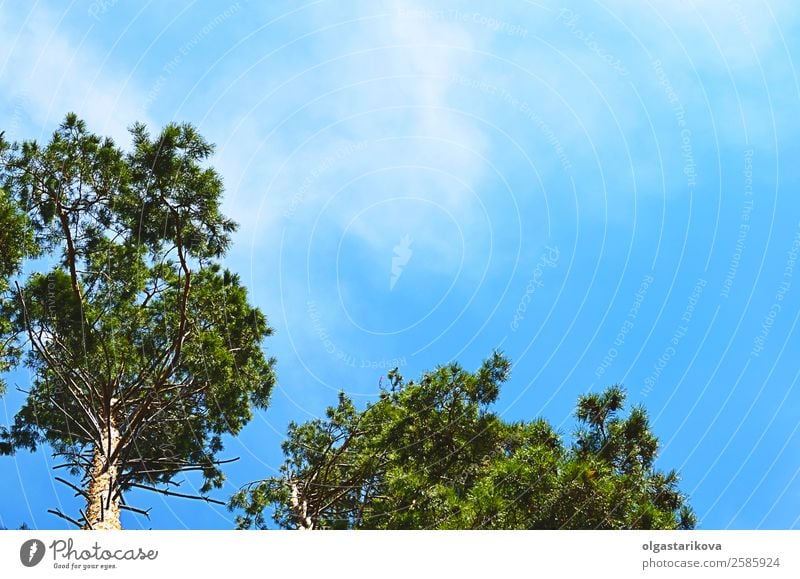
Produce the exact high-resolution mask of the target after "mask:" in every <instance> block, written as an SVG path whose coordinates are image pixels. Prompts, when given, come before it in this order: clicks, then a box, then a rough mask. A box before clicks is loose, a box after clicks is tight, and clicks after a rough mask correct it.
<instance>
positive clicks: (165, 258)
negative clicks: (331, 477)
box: [0, 114, 275, 529]
mask: <svg viewBox="0 0 800 579" xmlns="http://www.w3.org/2000/svg"><path fill="white" fill-rule="evenodd" d="M131 134H132V136H133V145H132V150H131V151H130V152H129V153H127V154H125V153H124V152H123V151H121V150H120V149H119V148H118V147H117V146H116V145H115V144H114V143H113V142H112V141H111V140H110V139H108V138H101V137H98V136H96V135H94V134H92V133H90V132H89V131H88V130H87V128H86V125H85V123H84V122H83V121H81V120H79V119H78V118H77V117H76V116H75V115H72V114H70V115H67V117H66V119H65V121H64V122H63V123H62V124H61V125H60V126H59V128H58V129H57V130H56V131H55V133H54V134H53V136H52V139H51V140H50V142H49V143H47V144H46V145H45V146H41V145H39V144H38V143H36V142H34V141H26V142H23V143H19V144H15V145H14V146H12V147H9V146H4V148H3V154H2V157H1V159H2V163H1V164H0V172H1V174H2V177H3V182H4V185H5V189H6V190H7V191H8V192H9V193H10V195H11V197H12V199H13V200H14V202H15V203H16V204H18V205H19V206H22V207H25V208H26V209H27V214H28V221H29V226H30V230H31V231H32V233H33V236H34V238H35V239H34V241H35V243H36V244H37V246H38V247H40V248H41V252H42V259H41V261H40V262H37V264H36V266H37V269H38V271H37V273H34V274H32V275H30V276H28V277H27V279H25V280H23V281H22V282H21V283H16V284H15V286H14V287H13V288H11V292H12V294H13V295H12V296H10V297H9V299H7V300H6V301H5V303H4V305H3V307H4V312H3V313H4V315H3V319H4V320H7V326H4V327H3V328H2V341H3V343H6V344H11V345H13V348H14V349H16V350H18V351H24V352H26V355H25V363H26V364H27V366H28V367H29V368H30V369H31V372H32V376H33V380H32V383H31V384H30V385H29V387H28V388H27V399H26V401H25V403H24V405H23V407H22V408H21V409H20V411H19V412H18V413H17V415H16V417H15V419H14V422H13V424H11V425H9V426H8V427H6V428H3V429H2V431H1V432H0V451H1V452H3V453H5V454H11V453H13V452H15V451H17V450H19V449H30V450H34V449H36V448H37V446H38V445H40V444H43V443H47V444H49V445H50V446H51V447H52V449H53V451H54V453H55V455H57V456H58V457H59V458H60V459H61V461H60V462H61V465H63V466H66V467H67V468H68V471H69V472H70V473H71V474H72V475H73V476H74V477H77V480H75V479H73V481H69V480H67V479H65V478H62V477H56V478H57V479H58V480H60V481H62V482H64V483H66V484H68V485H69V486H70V487H72V488H73V489H74V490H75V491H76V492H77V493H79V494H80V495H82V496H83V497H84V498H85V500H86V508H85V510H82V512H81V517H80V518H77V519H76V518H73V517H70V516H69V515H67V514H65V513H61V512H59V511H52V512H54V513H56V514H58V515H60V516H62V517H64V518H67V519H69V520H71V521H72V522H74V523H75V524H77V525H80V526H81V527H83V528H87V529H116V528H120V521H119V514H120V510H121V509H129V510H135V511H137V512H142V511H141V510H140V509H137V508H135V507H133V506H130V505H127V504H126V502H125V499H124V497H125V493H126V491H129V490H130V489H134V488H137V489H139V488H142V489H150V490H154V491H157V492H161V493H164V494H168V495H179V496H184V495H182V494H181V493H177V492H175V491H174V485H175V481H174V479H175V477H176V475H178V474H179V473H182V472H186V471H198V472H199V473H201V475H202V477H203V479H204V484H203V486H202V489H201V495H200V496H198V497H195V498H203V499H205V500H211V499H209V498H208V497H207V493H208V492H209V491H210V490H211V489H212V488H218V487H220V486H221V484H222V481H223V473H222V470H221V465H222V464H223V463H224V461H222V460H221V459H220V458H219V454H220V452H221V451H222V449H223V445H222V436H223V435H224V434H226V433H230V434H236V433H237V432H239V431H240V430H241V428H242V427H243V426H244V425H245V424H246V423H247V422H248V420H249V419H250V418H251V416H252V412H253V408H264V407H266V405H267V403H268V399H269V395H270V392H271V390H272V387H273V384H274V382H275V376H274V371H273V364H274V360H272V359H270V358H268V357H266V356H265V354H264V351H263V349H262V343H263V341H264V339H265V338H266V337H268V336H269V335H270V334H271V333H272V330H271V328H270V327H269V325H268V322H267V319H266V317H265V316H264V314H263V313H262V312H261V311H259V310H258V309H257V308H255V307H253V306H252V305H250V304H249V302H248V297H247V292H246V289H245V288H244V287H243V285H242V284H241V281H240V279H239V277H238V276H237V275H236V274H234V273H232V272H230V271H228V270H226V269H224V268H223V267H222V266H221V265H220V263H219V260H220V258H221V257H222V256H223V255H224V254H225V252H226V250H227V249H228V246H229V244H230V235H231V233H232V232H233V231H234V230H235V227H236V226H235V224H234V223H233V222H232V221H231V220H230V219H228V218H226V217H225V216H224V215H222V213H221V212H220V200H221V195H222V191H223V186H222V181H221V179H220V177H219V176H218V174H217V173H216V172H215V171H214V170H213V169H212V168H209V167H206V166H204V163H205V162H206V161H207V160H208V158H209V157H210V155H211V154H212V151H213V147H212V145H210V144H209V143H207V142H206V141H205V140H204V139H203V138H202V137H201V136H200V135H199V134H198V133H197V131H196V130H195V129H194V128H193V127H192V126H190V125H186V124H184V125H176V124H170V125H168V126H167V127H165V128H164V129H163V130H162V131H161V133H160V134H159V135H157V136H156V137H155V138H152V137H151V136H150V134H149V133H148V131H147V130H146V128H145V127H144V126H143V125H140V124H137V125H135V126H133V127H132V129H131ZM10 235H13V236H14V237H12V238H11V239H12V240H13V239H15V238H16V236H17V235H18V233H13V234H10ZM19 239H22V237H19ZM7 247H8V246H6V244H5V243H4V244H3V248H4V252H5V251H6V248H7ZM41 264H45V265H41ZM61 465H60V466H61Z"/></svg>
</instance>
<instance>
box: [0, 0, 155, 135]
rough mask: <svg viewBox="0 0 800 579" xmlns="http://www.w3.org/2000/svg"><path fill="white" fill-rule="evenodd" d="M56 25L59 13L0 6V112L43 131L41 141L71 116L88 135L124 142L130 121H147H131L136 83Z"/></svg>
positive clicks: (38, 7) (40, 6)
mask: <svg viewBox="0 0 800 579" xmlns="http://www.w3.org/2000/svg"><path fill="white" fill-rule="evenodd" d="M87 21H88V18H87ZM90 22H92V23H93V22H94V21H90ZM62 24H63V19H62V17H61V15H60V13H59V12H57V11H55V10H51V9H49V8H47V7H46V5H44V4H42V3H35V4H33V5H28V4H24V5H23V4H8V3H6V4H4V5H3V8H2V10H0V38H2V39H3V41H2V42H0V87H2V93H4V94H5V95H6V99H9V100H8V101H6V102H5V103H4V105H3V106H5V107H14V106H17V107H18V108H19V109H20V112H21V114H24V116H25V118H26V119H29V121H30V122H31V123H32V124H33V125H34V126H35V127H38V128H42V129H44V130H45V138H46V135H47V134H48V133H49V127H52V126H54V125H55V124H56V123H58V122H59V121H60V120H61V119H62V118H63V115H64V113H65V112H67V111H73V112H75V113H77V114H78V115H79V116H80V117H82V118H83V119H85V120H86V121H87V123H89V125H90V130H92V131H94V132H97V133H98V134H103V135H110V136H112V137H113V138H114V139H115V140H117V141H120V142H126V141H127V140H128V132H127V127H128V126H130V124H131V123H132V122H133V121H135V120H141V121H145V122H147V121H148V119H146V118H141V115H139V116H135V115H134V113H137V114H138V112H139V111H140V106H139V104H138V103H140V102H141V101H142V98H141V97H142V95H141V94H140V93H139V91H138V90H137V87H136V83H135V82H133V81H132V79H131V77H130V76H129V75H128V74H126V73H125V72H124V71H120V70H117V69H114V68H113V66H112V65H111V63H110V62H109V61H108V60H107V59H106V58H105V55H104V54H101V53H97V52H96V50H95V48H93V46H92V44H91V40H90V39H89V38H88V35H87V36H84V37H80V36H77V35H75V34H74V31H72V32H71V31H68V30H67V29H66V28H65V27H64V26H63V25H62ZM93 25H94V24H92V26H93ZM89 30H90V31H91V29H89ZM12 137H15V138H16V137H19V138H30V137H31V135H30V134H29V133H28V134H24V135H12Z"/></svg>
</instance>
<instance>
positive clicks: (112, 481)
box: [83, 418, 122, 531]
mask: <svg viewBox="0 0 800 579" xmlns="http://www.w3.org/2000/svg"><path fill="white" fill-rule="evenodd" d="M119 439H120V435H119V430H118V429H117V426H116V424H115V421H114V419H113V418H111V419H110V420H109V424H108V425H107V426H106V428H104V429H103V440H102V445H100V446H99V447H95V449H94V456H93V457H92V471H91V473H90V474H89V485H88V488H87V489H86V524H85V525H84V527H83V528H84V529H87V530H94V531H118V530H121V529H122V526H121V525H120V521H119V510H120V509H119V504H120V496H119V489H118V488H117V474H118V473H117V465H116V464H113V463H112V464H109V462H108V457H110V456H112V455H113V454H114V451H115V450H116V448H117V445H118V444H119Z"/></svg>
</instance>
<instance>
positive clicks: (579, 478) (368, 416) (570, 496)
mask: <svg viewBox="0 0 800 579" xmlns="http://www.w3.org/2000/svg"><path fill="white" fill-rule="evenodd" d="M509 369H510V364H509V362H508V360H507V359H506V358H504V357H503V356H502V355H500V354H497V353H495V354H494V355H493V356H492V357H491V358H489V359H488V360H486V361H485V362H484V363H483V365H482V366H481V367H480V368H479V369H478V371H477V372H474V373H470V372H467V371H465V370H463V369H462V368H461V367H460V366H459V365H457V364H450V365H447V366H442V367H440V368H437V369H436V370H435V371H433V372H428V373H425V374H424V375H423V376H422V378H421V379H420V380H419V381H418V382H414V381H410V382H406V381H405V380H404V379H403V378H402V377H401V376H400V375H399V374H398V373H397V371H393V372H391V373H390V374H389V387H388V388H387V389H385V390H382V391H381V394H380V398H379V400H378V401H377V402H375V403H373V404H369V405H368V406H367V407H366V408H365V409H364V410H362V411H359V410H357V409H356V408H355V407H354V405H353V402H352V401H351V400H350V399H349V398H348V397H347V396H345V395H344V394H340V395H339V400H338V404H337V405H336V406H335V407H331V408H329V409H328V411H327V414H326V416H325V417H324V418H320V419H317V420H312V421H310V422H307V423H305V424H302V425H298V424H291V425H290V427H289V433H288V437H287V440H286V441H285V442H284V444H283V451H284V454H285V456H286V461H285V462H284V464H283V465H282V467H281V471H280V475H279V476H277V477H272V478H269V479H266V480H262V481H257V482H254V483H252V484H249V485H247V486H246V487H244V488H243V489H241V490H240V492H238V493H237V494H236V495H234V497H233V498H232V499H231V501H230V507H231V508H232V509H238V510H240V515H239V516H238V519H237V520H238V525H239V527H240V528H265V527H266V525H267V523H266V519H265V512H267V511H269V512H270V513H271V515H272V519H273V520H274V522H275V523H276V524H277V525H278V526H279V527H282V528H290V529H676V528H692V527H694V525H695V519H694V515H693V514H692V511H691V509H690V508H689V507H688V505H687V504H686V498H685V497H684V496H683V495H682V494H681V493H680V491H679V490H678V488H677V485H678V476H677V474H676V473H675V472H669V473H663V472H661V471H659V470H657V469H656V468H655V466H654V462H655V459H656V453H657V448H658V441H657V440H656V438H655V436H654V435H653V433H652V431H651V430H650V426H649V423H648V419H647V414H646V412H645V410H644V409H643V408H639V407H637V408H634V409H633V410H632V411H631V412H630V413H629V414H628V415H627V416H623V415H622V411H623V409H624V408H623V405H624V400H625V394H624V391H623V390H622V389H621V388H619V387H616V386H615V387H611V388H609V389H607V390H606V391H604V392H603V393H601V394H589V395H586V396H582V397H581V398H580V399H579V401H578V405H577V411H576V417H577V420H578V429H577V431H576V432H575V433H574V437H573V441H572V442H571V443H569V444H568V443H566V442H565V441H564V439H563V437H562V436H561V435H559V434H558V433H557V432H556V431H555V430H554V429H553V428H552V427H551V426H550V425H549V424H548V423H547V422H546V421H545V420H542V419H536V420H533V421H530V422H506V421H503V420H501V419H500V417H498V416H497V415H496V414H495V413H493V412H492V411H491V410H490V405H491V404H492V403H493V402H495V401H496V399H497V397H498V395H499V392H500V386H501V384H502V383H503V382H505V381H506V380H507V379H508V377H509Z"/></svg>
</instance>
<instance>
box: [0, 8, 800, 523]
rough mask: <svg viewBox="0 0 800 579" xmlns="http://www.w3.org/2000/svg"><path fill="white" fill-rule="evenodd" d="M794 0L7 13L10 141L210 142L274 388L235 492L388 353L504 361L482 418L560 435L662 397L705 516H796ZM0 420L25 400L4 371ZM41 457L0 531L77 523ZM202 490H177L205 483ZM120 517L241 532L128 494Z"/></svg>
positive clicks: (1, 14) (27, 466)
mask: <svg viewBox="0 0 800 579" xmlns="http://www.w3.org/2000/svg"><path fill="white" fill-rule="evenodd" d="M796 4H797V3H796V2H794V1H793V0H769V1H765V0H752V1H750V0H694V1H691V0H669V1H667V0H600V1H596V2H595V1H591V0H586V1H573V2H547V1H542V2H530V1H522V0H518V1H513V2H511V1H509V2H440V1H435V2H434V1H428V2H422V0H419V1H417V2H414V1H407V2H406V1H400V0H385V1H380V0H376V1H370V2H367V1H360V2H330V1H312V2H306V3H303V2H288V1H287V2H263V3H259V2H247V1H244V0H242V1H239V2H233V3H227V2H215V3H211V2H149V3H129V2H117V1H116V0H95V1H90V0H74V1H73V2H71V3H69V4H67V3H62V2H54V1H53V2H25V3H19V2H9V1H6V2H0V130H5V131H6V139H8V140H19V139H28V138H35V139H37V140H42V141H46V140H47V139H48V138H49V136H50V134H51V133H52V131H53V130H54V128H55V127H56V126H57V124H58V123H59V122H60V121H61V120H62V119H63V116H64V114H65V113H66V112H68V111H74V112H76V113H78V114H79V116H81V117H82V118H83V119H85V120H86V121H87V123H88V126H89V129H90V130H92V131H93V132H96V133H98V134H104V135H110V136H112V137H114V139H115V140H116V141H117V143H118V144H120V145H121V146H123V147H127V146H128V143H129V138H128V134H127V130H126V129H127V127H129V126H130V125H131V124H132V123H133V122H134V121H143V122H145V123H146V124H147V125H149V126H150V127H151V129H152V130H153V131H154V132H155V131H157V130H158V129H159V128H160V127H161V126H163V125H164V124H166V123H168V122H171V121H181V122H183V121H188V122H191V123H193V124H195V125H196V126H197V127H198V128H199V130H200V132H201V133H202V134H203V135H204V136H206V137H207V138H208V139H209V140H211V141H212V142H214V143H216V144H217V151H216V153H215V155H214V157H213V160H212V165H213V166H214V167H215V168H216V169H217V170H218V171H219V172H220V173H221V175H222V177H223V179H224V182H225V185H226V193H225V203H224V210H225V212H226V213H227V214H228V215H230V216H231V217H233V218H234V219H235V220H237V221H238V222H239V223H240V229H239V230H238V232H237V233H236V235H235V238H234V244H233V246H232V249H231V251H230V253H229V255H228V256H227V257H226V259H225V265H226V266H227V267H229V268H231V269H233V270H234V271H237V272H239V273H240V274H241V276H242V279H243V281H244V282H245V283H246V285H247V286H248V288H249V292H250V295H251V298H252V300H253V301H254V302H255V303H256V304H258V305H259V307H261V308H262V309H263V311H264V312H265V313H266V314H267V315H268V317H269V319H270V323H271V325H272V326H273V327H274V328H275V330H276V333H275V336H273V337H272V338H270V339H269V340H268V341H267V342H266V344H265V347H266V349H267V350H268V352H269V353H270V354H271V355H274V356H276V357H277V359H278V367H277V370H278V378H279V385H278V386H277V387H276V390H275V392H274V395H273V401H272V405H271V406H270V408H269V409H268V410H267V411H265V412H261V413H258V414H257V415H256V416H255V417H254V419H253V421H252V422H251V423H250V425H248V426H247V428H246V429H245V430H244V431H243V432H242V434H241V435H240V436H238V437H237V438H235V439H229V440H228V441H227V445H226V450H225V452H224V453H223V454H224V456H225V457H234V456H239V457H241V460H240V461H239V462H237V463H235V464H233V465H229V467H228V468H227V469H226V472H227V475H228V481H227V483H226V486H225V487H224V488H223V489H221V490H220V491H215V493H214V495H213V496H215V497H216V498H219V499H221V500H226V499H227V498H228V497H229V496H230V495H231V494H232V493H233V492H235V491H236V490H237V489H238V488H239V487H240V486H241V485H243V484H244V483H246V482H249V481H252V480H254V479H258V478H263V477H265V476H269V475H272V474H275V472H276V469H277V467H278V466H279V465H280V462H281V452H280V443H281V441H282V440H283V437H284V436H285V433H286V428H287V425H288V423H289V421H290V420H295V421H304V420H307V419H310V418H313V417H315V416H318V415H319V414H320V413H321V412H322V411H323V410H324V408H325V407H326V406H327V405H329V404H333V403H334V402H335V399H336V392H337V391H338V390H340V389H343V390H345V391H347V392H348V393H349V394H350V395H352V396H353V397H354V398H355V399H356V400H357V402H358V403H359V404H360V405H363V404H365V403H366V402H367V401H369V400H370V399H371V398H373V397H374V396H375V395H376V393H377V392H378V382H379V380H380V377H381V376H382V375H384V374H385V373H386V371H387V369H389V368H391V367H393V366H395V365H397V366H399V367H400V370H401V373H402V374H403V375H404V376H406V377H408V378H412V377H416V376H418V375H419V374H420V373H421V372H423V371H424V370H426V369H432V368H433V367H435V366H436V365H438V364H441V363H446V362H449V361H451V360H457V361H459V362H460V363H461V364H462V365H463V366H465V367H466V368H468V369H474V368H475V367H477V366H478V364H479V363H480V361H481V360H482V359H483V358H484V357H486V356H487V355H489V354H490V353H491V352H492V350H493V349H496V348H497V349H501V350H502V351H504V352H505V353H506V354H507V355H508V357H509V358H510V359H511V360H512V361H513V363H514V367H513V374H512V378H511V381H510V382H509V383H508V384H507V385H506V386H505V388H504V390H503V391H502V393H501V398H500V401H499V402H498V403H497V404H496V405H495V408H494V409H495V410H496V411H497V412H498V413H501V414H502V415H503V416H504V417H506V418H508V419H514V420H517V419H532V418H534V417H538V416H544V417H546V418H547V419H548V420H550V421H551V422H552V423H553V424H554V425H555V426H556V427H557V428H558V429H559V430H560V431H561V432H562V433H564V434H565V435H566V436H569V434H570V433H571V431H572V428H573V426H574V420H573V417H572V414H571V413H572V411H573V408H574V404H575V401H576V399H577V397H578V396H579V395H580V394H582V393H585V392H588V391H599V390H600V389H602V388H604V387H606V386H609V385H612V384H614V383H621V384H623V385H624V386H625V387H626V388H627V390H628V393H629V401H631V402H633V403H643V404H644V405H645V406H646V407H647V409H648V411H649V412H650V415H651V418H652V424H653V428H654V431H655V433H656V435H657V436H658V437H659V439H660V441H661V458H660V460H659V465H660V466H661V467H662V468H676V469H678V470H679V471H680V473H681V475H682V483H681V488H682V490H684V491H685V492H686V493H688V494H689V496H690V503H691V504H692V506H693V507H694V508H695V510H696V511H697V515H698V518H699V528H705V529H725V528H736V529H761V528H772V529H791V528H800V516H798V514H799V513H800V479H799V478H798V475H800V446H799V445H800V435H799V434H798V427H799V426H800V387H798V377H799V376H800V372H799V371H800V364H798V360H799V359H800V356H798V351H799V350H800V333H798V331H797V328H796V326H797V323H798V317H800V307H798V304H800V265H799V264H796V263H795V259H797V257H798V256H799V255H800V200H798V184H799V183H800V163H798V161H797V159H798V156H799V155H800V147H798V143H800V139H798V129H800V115H798V110H800V109H799V108H798V107H799V106H800V82H798V78H797V74H796V70H795V62H798V61H800V43H799V42H798V34H799V33H800V31H799V30H798V19H799V18H800V14H798V10H799V9H800V8H799V7H798V6H797V5H796ZM6 379H7V382H8V383H9V392H8V394H7V395H6V396H5V397H4V398H3V399H2V400H0V423H2V424H8V423H9V422H10V421H11V420H12V418H13V414H14V413H15V412H16V410H17V408H18V407H19V405H20V404H21V401H22V397H21V394H20V393H19V392H18V391H16V390H15V387H19V388H25V386H26V384H27V382H28V380H29V376H28V375H27V371H25V370H20V371H17V372H14V373H12V374H10V375H8V376H7V377H6ZM52 466H53V459H52V458H51V456H50V453H49V452H48V449H46V448H43V449H40V450H39V451H38V452H36V453H33V454H31V453H21V454H18V455H17V456H16V457H0V473H2V474H0V484H2V493H0V525H4V526H7V527H9V528H14V527H17V526H18V525H19V524H20V523H22V522H26V523H27V524H28V525H30V526H31V527H37V528H55V529H60V528H66V526H67V524H66V523H65V522H64V521H62V520H60V519H58V518H56V517H55V516H53V515H49V514H47V513H46V511H47V509H48V508H59V507H60V508H62V509H63V510H64V511H65V512H68V513H71V514H75V515H77V509H78V507H80V506H81V504H80V503H79V502H78V501H76V499H74V498H73V497H72V492H71V491H69V489H67V488H66V487H64V486H63V485H60V484H59V483H57V482H53V480H52V474H53V473H52V471H51V470H50V469H51V467H52ZM196 484H197V481H196V480H195V479H191V478H189V479H187V480H186V482H185V483H184V484H183V486H182V489H181V490H182V491H184V492H189V491H190V489H191V488H192V486H193V485H196ZM129 502H130V503H131V504H134V505H135V506H138V507H142V508H149V507H152V508H153V511H152V518H151V520H150V521H147V520H145V519H143V518H141V517H137V516H135V515H134V516H130V515H128V514H123V525H124V526H125V527H126V528H130V529H137V528H178V529H181V528H222V529H225V528H232V527H233V525H234V521H233V518H234V514H232V513H230V512H228V511H227V510H226V509H225V508H224V507H213V506H209V505H206V504H203V503H199V502H193V501H186V500H181V499H167V498H165V497H162V496H160V495H154V494H147V493H146V494H135V495H132V496H130V497H129Z"/></svg>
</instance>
